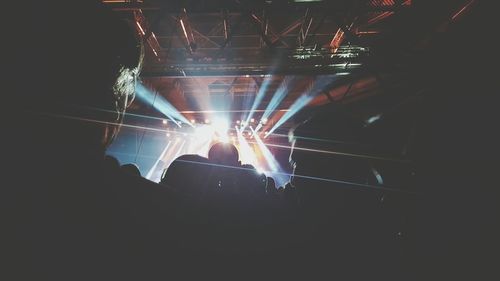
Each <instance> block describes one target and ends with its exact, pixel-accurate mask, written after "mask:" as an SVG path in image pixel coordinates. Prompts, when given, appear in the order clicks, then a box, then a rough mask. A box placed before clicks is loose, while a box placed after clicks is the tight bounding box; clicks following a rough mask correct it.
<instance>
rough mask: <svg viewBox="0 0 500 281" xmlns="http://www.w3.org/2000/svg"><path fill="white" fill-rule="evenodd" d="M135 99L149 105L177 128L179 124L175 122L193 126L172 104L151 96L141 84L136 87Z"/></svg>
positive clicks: (162, 98)
mask: <svg viewBox="0 0 500 281" xmlns="http://www.w3.org/2000/svg"><path fill="white" fill-rule="evenodd" d="M136 93H137V97H138V98H139V99H140V100H142V101H143V102H145V103H147V104H151V106H153V107H154V108H155V109H156V110H158V111H159V112H161V113H163V114H164V115H165V116H167V117H168V118H169V119H171V120H172V121H174V122H175V123H176V124H177V125H178V126H179V127H180V124H179V123H178V121H177V120H180V121H181V122H183V123H186V124H189V126H191V127H193V124H191V122H189V120H187V119H186V117H184V115H182V114H181V113H180V112H179V111H178V110H177V109H176V108H175V107H174V106H173V105H172V104H170V103H169V102H168V101H167V100H166V99H165V98H164V97H163V96H162V95H158V94H153V93H152V92H151V91H150V90H149V89H147V88H146V87H144V86H143V85H142V84H141V83H137V85H136Z"/></svg>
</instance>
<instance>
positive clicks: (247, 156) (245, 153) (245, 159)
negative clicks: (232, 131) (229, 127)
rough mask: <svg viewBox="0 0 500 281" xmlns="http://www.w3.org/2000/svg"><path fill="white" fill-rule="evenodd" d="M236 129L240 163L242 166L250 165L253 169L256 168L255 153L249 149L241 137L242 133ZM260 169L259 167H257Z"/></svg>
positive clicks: (246, 142)
mask: <svg viewBox="0 0 500 281" xmlns="http://www.w3.org/2000/svg"><path fill="white" fill-rule="evenodd" d="M235 128H236V135H237V136H238V143H239V148H240V161H241V163H242V164H251V165H253V166H254V167H255V168H257V167H258V165H257V164H258V161H257V158H256V157H255V153H254V151H253V149H252V148H251V147H250V145H249V144H248V141H247V140H246V139H245V137H244V136H243V132H242V131H240V130H239V129H238V127H235ZM259 169H260V167H259Z"/></svg>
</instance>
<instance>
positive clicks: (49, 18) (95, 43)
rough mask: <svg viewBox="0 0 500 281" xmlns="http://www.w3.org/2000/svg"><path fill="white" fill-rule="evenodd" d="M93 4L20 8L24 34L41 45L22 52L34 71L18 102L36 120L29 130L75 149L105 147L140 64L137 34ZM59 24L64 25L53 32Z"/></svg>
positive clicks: (127, 100)
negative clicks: (37, 124) (23, 10)
mask: <svg viewBox="0 0 500 281" xmlns="http://www.w3.org/2000/svg"><path fill="white" fill-rule="evenodd" d="M100 2H101V1H78V2H71V3H69V2H60V1H57V3H52V2H50V1H49V2H45V3H39V5H38V4H34V5H31V3H30V5H27V7H26V8H27V9H28V11H27V15H26V19H27V21H26V22H27V23H25V25H23V28H24V29H26V30H24V31H25V32H24V33H25V34H32V35H33V36H34V37H33V40H35V41H37V42H43V44H40V45H39V48H38V50H37V52H26V53H24V54H23V56H24V58H23V59H26V60H27V61H28V62H29V64H30V65H32V66H36V67H37V68H38V69H39V70H38V71H37V73H36V75H32V76H31V77H30V78H29V79H30V83H29V85H27V87H26V88H25V89H23V91H24V94H25V95H29V96H24V97H23V98H24V100H25V102H23V106H24V107H25V109H26V110H27V111H28V112H30V113H31V114H33V115H34V117H35V118H36V117H37V116H39V118H36V119H37V122H41V123H42V125H43V126H42V127H43V129H42V128H35V129H32V130H33V131H34V132H33V135H35V136H37V137H39V138H45V139H47V143H50V142H55V143H57V147H63V146H66V147H68V148H71V147H73V149H74V150H76V151H75V152H80V151H82V152H83V151H95V150H100V151H104V149H105V148H106V147H107V146H108V145H109V144H110V143H111V141H112V140H113V138H114V137H115V136H116V134H117V132H118V130H119V127H120V125H121V123H122V119H123V116H124V112H125V109H126V107H127V106H128V105H129V104H130V103H131V102H132V101H133V99H134V93H135V83H136V79H137V77H138V75H139V72H140V69H141V67H142V61H143V53H144V50H143V44H142V42H141V39H140V38H139V36H138V34H137V32H136V31H135V30H134V29H132V28H131V27H132V26H131V25H130V24H129V23H128V22H126V21H124V20H122V19H120V18H118V16H117V14H116V13H113V12H112V11H111V10H109V9H107V8H106V7H104V5H103V4H102V3H100ZM61 11H64V12H61ZM61 26H64V30H69V31H68V32H62V33H61V32H58V31H57V30H61ZM20 33H23V32H20ZM30 87H31V88H30ZM37 130H38V131H37ZM42 130H43V131H44V134H45V135H44V136H40V132H41V131H42Z"/></svg>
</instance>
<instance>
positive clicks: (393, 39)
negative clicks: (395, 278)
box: [103, 0, 475, 119]
mask: <svg viewBox="0 0 500 281" xmlns="http://www.w3.org/2000/svg"><path fill="white" fill-rule="evenodd" d="M103 2H105V3H106V4H107V5H109V6H110V7H111V8H112V9H113V10H114V11H116V13H118V14H120V15H121V16H122V17H124V18H127V19H130V20H131V22H132V23H133V24H134V25H135V28H136V29H137V32H138V33H139V34H140V35H141V36H142V37H143V38H144V39H145V41H146V42H147V43H146V60H145V61H146V63H145V66H144V70H143V73H142V80H143V83H144V84H145V85H147V86H148V87H149V88H151V89H153V90H154V91H156V92H158V93H159V94H161V95H162V96H164V97H165V98H166V99H167V100H168V101H170V102H171V103H172V104H173V105H174V106H176V108H177V109H178V110H179V111H181V112H182V113H184V114H185V115H188V118H203V117H202V116H201V115H200V114H202V113H203V111H207V110H214V108H211V107H210V100H211V99H213V98H217V97H224V96H225V97H227V98H228V99H229V100H230V106H229V107H228V108H226V109H228V110H231V111H234V112H236V113H237V112H238V111H240V110H248V109H249V105H248V100H249V99H250V104H251V100H252V99H254V98H255V95H256V94H257V93H258V92H259V89H260V88H261V86H262V85H264V84H266V85H267V87H266V88H265V90H264V99H263V102H262V103H261V104H260V106H259V107H258V108H257V110H264V109H265V108H266V106H267V105H268V104H269V102H270V100H271V98H272V96H273V95H274V94H275V93H276V91H277V90H278V89H279V87H280V86H282V85H284V84H286V85H287V87H286V91H287V95H286V98H285V99H284V100H283V102H282V103H281V104H280V105H279V106H278V108H277V110H278V111H279V110H286V109H287V108H288V107H289V106H290V105H291V104H292V103H293V102H294V101H295V100H296V99H297V98H298V97H299V96H300V95H301V94H303V93H304V92H305V91H307V89H309V88H310V87H312V85H314V83H315V82H316V81H317V80H318V77H332V81H334V83H329V84H328V85H326V86H325V87H324V89H322V91H320V92H319V93H318V95H317V96H316V97H315V98H314V99H313V100H312V101H311V102H310V103H309V107H311V106H319V105H322V104H326V103H331V102H337V103H343V104H360V105H361V106H360V107H359V108H364V109H367V108H369V109H367V110H364V111H363V110H360V112H361V113H360V114H364V115H369V114H373V113H374V112H376V111H378V110H384V109H385V108H390V107H392V106H394V105H397V104H399V103H401V101H403V100H404V99H405V98H407V97H408V96H411V95H413V94H415V93H416V92H418V91H419V86H418V81H417V82H416V81H415V80H416V79H415V77H416V76H418V75H419V74H418V71H420V70H421V69H422V68H421V65H422V64H423V62H424V61H425V56H426V54H427V53H426V51H427V50H428V46H429V42H430V41H431V39H432V38H434V37H436V35H437V36H439V34H441V33H443V32H445V31H446V29H447V28H448V26H449V25H451V24H453V23H454V22H455V21H457V20H460V18H461V17H462V16H464V15H465V14H467V12H468V10H470V9H471V8H472V7H473V6H474V5H475V1H474V0H464V1H451V0H446V1H414V0H356V1H348V0H342V1H339V0H336V1H297V0H296V1H284V0H282V1H280V0H274V1H271V0H268V1H253V0H246V1H245V0H219V1H203V0H197V1H196V0H193V1H174V2H172V1H159V0H150V1H147V0H144V1H133V0H132V1H116V0H113V1H103ZM287 77H288V78H287ZM286 79H288V80H293V81H294V82H293V83H288V82H289V81H288V80H286ZM266 80H269V81H267V82H265V83H264V81H266ZM285 80H286V81H285ZM284 81H285V82H286V83H284ZM379 96H381V97H383V96H386V98H382V99H381V100H383V101H384V102H378V103H377V102H375V103H374V105H380V106H379V107H377V106H374V107H366V106H362V105H363V101H365V102H364V104H366V101H370V100H373V99H374V97H379ZM384 107H385V108H384ZM359 108H358V109H359ZM135 109H136V110H139V111H140V110H141V108H140V105H136V108H135ZM279 116H280V114H275V117H274V118H279ZM235 118H238V114H234V115H233V119H235Z"/></svg>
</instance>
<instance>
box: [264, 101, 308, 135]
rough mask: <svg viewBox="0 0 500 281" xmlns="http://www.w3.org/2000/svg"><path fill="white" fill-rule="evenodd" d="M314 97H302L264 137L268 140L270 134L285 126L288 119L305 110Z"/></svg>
mask: <svg viewBox="0 0 500 281" xmlns="http://www.w3.org/2000/svg"><path fill="white" fill-rule="evenodd" d="M313 98H314V97H313V96H309V95H302V96H300V97H299V98H298V99H297V100H296V101H295V102H294V103H293V104H292V105H291V106H290V111H288V112H287V113H285V114H284V115H283V116H282V117H281V118H280V119H279V120H278V122H276V124H274V126H273V127H272V128H271V130H269V131H268V132H267V134H265V135H264V138H267V136H269V135H270V134H272V133H273V132H274V131H275V130H276V129H278V128H279V127H280V126H281V125H283V124H284V123H285V122H286V121H288V119H290V118H292V116H293V115H295V114H296V113H297V112H299V111H300V110H301V109H302V108H304V107H305V106H306V105H307V104H308V103H309V102H310V101H311V100H312V99H313Z"/></svg>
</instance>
